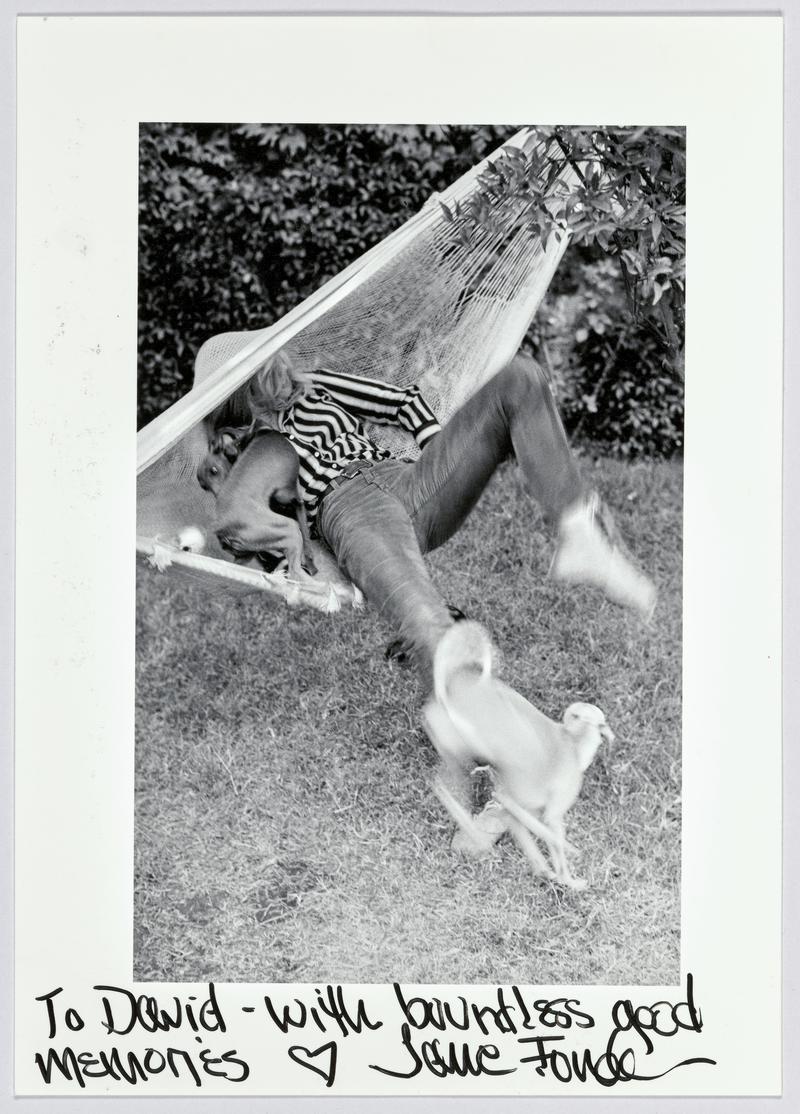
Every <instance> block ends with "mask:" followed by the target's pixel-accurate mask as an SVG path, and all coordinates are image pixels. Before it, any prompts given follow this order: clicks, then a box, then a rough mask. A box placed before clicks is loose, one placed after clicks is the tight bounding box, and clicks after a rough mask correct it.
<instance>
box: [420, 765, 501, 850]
mask: <svg viewBox="0 0 800 1114" xmlns="http://www.w3.org/2000/svg"><path fill="white" fill-rule="evenodd" d="M433 791H434V793H435V794H436V796H437V797H438V798H439V800H440V801H441V802H442V804H443V805H444V807H445V808H446V809H447V811H448V812H449V813H450V815H451V816H452V817H453V819H454V820H455V822H456V824H457V825H458V827H459V829H460V830H461V831H462V832H463V833H464V836H465V838H466V839H467V841H468V843H469V845H470V846H471V847H472V848H474V851H475V854H476V855H488V854H490V853H491V851H492V849H493V848H494V843H495V841H494V838H493V837H492V835H491V834H490V833H489V832H483V831H481V829H480V828H479V827H478V825H477V824H476V823H475V818H474V817H473V815H472V813H471V812H470V811H469V810H468V809H466V808H465V807H464V805H463V804H462V803H461V802H460V801H459V800H458V799H457V797H455V795H454V794H453V793H451V792H450V790H449V789H448V788H447V786H446V785H445V783H444V781H443V780H442V778H441V777H437V778H436V779H435V780H434V783H433Z"/></svg>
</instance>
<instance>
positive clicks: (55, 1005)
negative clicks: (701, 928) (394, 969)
mask: <svg viewBox="0 0 800 1114" xmlns="http://www.w3.org/2000/svg"><path fill="white" fill-rule="evenodd" d="M92 989H93V991H94V992H95V994H96V995H97V998H96V1001H95V1003H94V1005H95V1006H96V1009H95V1010H94V1011H93V1014H92V1016H89V1014H88V1011H87V1010H86V1008H85V1007H83V1012H80V1011H79V1010H78V1009H77V1008H76V1007H75V1005H74V1004H71V1003H68V1002H67V1001H66V1000H65V998H64V990H63V987H55V988H54V989H52V990H49V991H47V992H46V993H44V994H41V995H39V996H38V997H37V998H36V1001H37V1002H39V1003H41V1006H42V1022H43V1032H44V1034H45V1036H46V1040H47V1042H48V1047H46V1048H44V1049H43V1050H41V1051H37V1052H36V1053H35V1055H34V1061H35V1064H36V1067H37V1068H38V1070H39V1073H40V1075H41V1078H42V1079H43V1081H44V1082H45V1084H48V1085H49V1084H52V1083H54V1082H55V1081H59V1082H61V1083H63V1082H64V1081H66V1082H68V1083H70V1084H74V1085H76V1086H77V1087H79V1088H85V1087H86V1086H87V1083H89V1082H90V1081H92V1080H96V1079H106V1080H108V1079H110V1080H114V1081H116V1082H118V1083H119V1084H121V1085H128V1086H132V1087H135V1086H136V1085H137V1084H139V1083H146V1082H150V1081H151V1080H153V1079H154V1078H155V1077H158V1076H162V1077H170V1076H171V1077H172V1078H173V1079H177V1080H181V1081H184V1082H186V1083H187V1085H190V1086H194V1087H202V1086H203V1085H204V1084H207V1083H208V1082H209V1080H214V1081H216V1082H217V1083H219V1081H224V1082H225V1083H226V1084H233V1085H237V1084H242V1083H244V1082H245V1080H247V1079H248V1078H250V1077H251V1072H252V1069H251V1065H250V1064H249V1063H248V1061H247V1059H246V1058H245V1056H244V1055H242V1054H241V1053H240V1052H239V1051H237V1049H236V1048H235V1047H228V1048H222V1047H220V1045H221V1042H223V1041H224V1042H225V1043H229V1044H233V1043H234V1041H233V1040H232V1039H231V1034H232V1032H236V1033H237V1034H238V1036H239V1041H240V1043H241V1039H242V1036H243V1031H242V1029H241V1026H247V1027H248V1032H249V1028H250V1027H251V1026H259V1027H260V1033H261V1034H263V1035H264V1036H265V1037H266V1036H268V1035H270V1034H271V1036H270V1042H271V1044H270V1047H271V1046H272V1044H274V1042H275V1041H277V1042H278V1045H279V1046H280V1041H281V1039H282V1038H287V1037H288V1038H289V1039H290V1040H291V1042H292V1043H289V1042H288V1041H287V1042H286V1044H285V1046H283V1047H278V1049H277V1052H276V1054H277V1055H285V1057H286V1058H287V1059H288V1061H289V1062H290V1063H291V1064H293V1065H295V1066H296V1068H297V1069H303V1071H304V1072H305V1073H306V1076H307V1079H308V1080H309V1084H311V1085H312V1086H316V1087H322V1086H324V1087H326V1088H332V1087H334V1086H335V1084H336V1082H337V1078H338V1076H337V1072H338V1068H339V1065H340V1057H341V1049H340V1047H339V1042H340V1041H346V1042H347V1045H348V1048H349V1047H350V1046H351V1045H352V1046H354V1051H353V1052H352V1054H351V1052H349V1051H348V1054H347V1055H348V1057H349V1061H348V1063H349V1066H350V1067H351V1068H352V1067H357V1066H358V1064H359V1063H361V1064H364V1063H365V1064H366V1066H367V1067H368V1068H369V1069H370V1070H371V1071H374V1072H377V1073H379V1074H381V1075H385V1076H390V1077H392V1078H394V1079H398V1080H410V1079H413V1078H415V1077H416V1076H419V1075H424V1076H425V1077H430V1078H432V1079H442V1080H444V1079H448V1078H452V1077H457V1078H461V1079H466V1078H470V1077H472V1078H475V1077H478V1076H486V1077H495V1076H505V1075H511V1074H512V1073H515V1072H521V1073H523V1074H528V1075H529V1076H530V1077H531V1079H532V1080H533V1079H534V1078H537V1079H546V1080H549V1081H551V1082H554V1083H557V1084H561V1085H567V1084H572V1085H579V1084H584V1083H587V1082H593V1083H595V1084H598V1085H600V1086H602V1087H614V1086H616V1085H617V1084H622V1083H631V1082H652V1081H654V1080H657V1079H660V1078H662V1077H663V1076H665V1075H667V1074H669V1073H670V1072H674V1071H676V1070H677V1069H679V1068H687V1067H689V1066H693V1065H706V1066H713V1065H714V1064H715V1061H714V1060H713V1059H711V1058H710V1057H707V1056H700V1055H694V1056H688V1057H686V1056H684V1057H683V1058H676V1057H674V1056H673V1058H672V1059H669V1055H668V1050H669V1047H670V1045H669V1042H670V1041H671V1040H673V1039H674V1038H675V1037H678V1036H679V1035H682V1036H683V1037H686V1036H687V1035H693V1036H699V1034H700V1033H702V1030H703V1020H702V1015H701V1012H700V1009H699V1007H698V1006H697V1004H696V1000H695V991H694V980H693V978H692V975H691V974H690V975H688V976H687V979H686V987H685V996H684V997H682V998H680V1000H678V1001H675V1002H672V1001H665V1000H662V1001H657V1002H652V1003H650V1004H646V1003H638V1004H637V1003H635V1002H633V1001H632V1000H630V999H627V998H620V999H618V1000H617V1001H616V1002H614V1004H613V1006H612V1008H611V1010H610V1012H609V1013H608V1014H604V1015H603V1016H599V1015H598V1016H595V1014H594V1013H593V1012H592V1011H591V1010H589V1009H588V1008H587V1007H586V1006H585V1005H582V1003H581V1001H580V999H578V998H575V997H556V998H541V997H535V996H530V997H529V996H527V995H526V994H525V993H524V991H523V990H522V989H521V988H520V987H518V986H511V987H496V988H494V989H493V990H489V989H488V988H487V989H485V990H482V991H481V997H480V1000H478V999H477V998H476V999H473V998H471V997H467V996H465V995H463V994H457V995H453V996H452V997H444V996H443V997H439V996H427V995H424V994H420V993H412V992H411V991H409V990H407V989H405V988H404V987H403V986H402V985H401V984H400V983H395V984H393V988H392V989H393V995H394V1001H393V1003H392V1009H391V1016H390V1015H389V1012H388V1011H387V1014H386V1016H383V1017H378V1016H376V1015H375V1011H374V1008H371V1010H368V1009H367V1005H366V1002H365V1001H364V999H363V998H361V997H359V996H357V995H355V994H353V993H352V992H347V991H345V989H344V988H343V987H341V986H331V985H326V986H325V987H314V988H313V992H312V991H309V992H308V993H306V994H305V995H304V996H303V997H297V996H294V997H291V998H281V997H280V996H279V995H277V994H275V993H272V994H267V995H264V996H263V998H262V999H261V1001H260V1002H259V1003H257V1004H252V1005H251V1004H249V1005H245V1006H240V1007H239V1008H238V1010H237V1012H236V1025H233V1024H232V1021H231V1015H230V1010H229V1009H228V1010H224V1009H223V1005H222V1002H221V1001H220V995H219V993H218V991H217V988H216V987H215V986H214V984H213V983H209V984H208V991H207V994H205V995H204V996H198V995H196V994H189V995H186V996H177V995H173V996H162V997H159V996H156V995H152V994H150V995H148V994H136V993H135V992H134V991H132V990H130V989H129V988H127V987H121V986H112V985H109V984H104V983H98V984H96V985H95V986H94V987H93V988H92ZM487 999H488V1000H487ZM226 1014H227V1016H226ZM237 1026H238V1028H237ZM379 1029H385V1032H384V1033H382V1034H381V1038H380V1043H379V1044H378V1045H377V1046H376V1045H375V1043H374V1042H369V1043H368V1044H367V1045H365V1048H364V1054H359V1044H360V1042H364V1041H368V1039H369V1037H370V1036H371V1035H372V1034H373V1033H375V1032H376V1031H377V1030H379ZM91 1032H94V1034H95V1038H94V1040H92V1039H90V1038H88V1036H87V1034H89V1033H91ZM78 1034H79V1035H80V1036H77V1035H78ZM309 1036H310V1039H309ZM590 1036H591V1041H590ZM157 1037H161V1038H164V1037H166V1039H168V1041H169V1044H168V1045H167V1046H166V1047H159V1048H154V1047H152V1046H151V1044H150V1043H148V1042H155V1043H158V1041H157V1039H156V1038H157ZM315 1037H316V1040H315ZM298 1038H300V1039H298ZM187 1039H188V1040H189V1041H190V1044H189V1046H188V1047H187V1046H185V1042H186V1041H187ZM64 1042H66V1043H64ZM78 1042H79V1043H80V1045H81V1047H79V1048H76V1047H74V1045H75V1044H76V1043H78ZM92 1044H94V1045H95V1047H91V1046H92ZM87 1046H89V1047H87ZM142 1046H144V1047H142ZM375 1047H379V1049H380V1062H378V1059H377V1058H376V1056H375V1051H374V1050H375ZM685 1047H686V1045H685V1043H681V1049H682V1050H683V1049H684V1048H685ZM367 1049H369V1052H367ZM665 1050H666V1051H665ZM651 1056H652V1057H654V1059H653V1060H648V1057H651ZM263 1064H264V1059H263V1058H260V1059H259V1064H258V1067H259V1068H261V1069H263ZM312 1081H315V1082H312ZM266 1089H267V1090H268V1085H267V1088H266ZM298 1089H300V1088H298Z"/></svg>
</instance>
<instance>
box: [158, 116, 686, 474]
mask: <svg viewBox="0 0 800 1114" xmlns="http://www.w3.org/2000/svg"><path fill="white" fill-rule="evenodd" d="M514 130H515V129H514V128H512V127H510V126H509V127H506V126H492V127H488V126H487V127H447V128H445V127H436V126H401V125H377V126H367V125H341V126H338V127H337V126H327V125H302V126H299V125H289V124H242V125H217V124H214V125H208V124H149V125H143V126H142V129H141V135H140V194H139V370H140V377H139V381H140V394H139V401H140V406H139V419H140V422H142V423H143V422H145V421H147V420H149V419H150V418H151V417H153V416H154V415H155V414H156V413H158V412H160V411H161V410H162V409H164V407H165V406H167V405H169V404H170V403H171V402H173V401H174V400H175V399H176V398H178V397H179V396H180V395H181V394H183V393H184V392H185V391H186V390H187V389H188V388H189V386H190V385H191V378H192V365H193V359H194V355H195V353H196V351H197V349H198V348H199V346H200V345H201V344H202V342H203V341H204V340H205V339H207V338H208V337H209V336H211V335H212V334H214V333H217V332H224V331H227V330H236V329H248V328H259V327H262V326H264V325H266V324H269V323H270V322H272V321H273V320H275V319H276V318H278V317H279V316H281V315H282V314H283V313H285V312H286V311H287V310H288V309H290V308H291V307H292V306H294V305H296V304H297V303H298V302H299V301H301V300H302V299H303V298H304V297H306V296H307V295H308V294H310V293H311V292H312V291H314V290H315V289H317V288H318V287H319V286H320V285H321V284H322V283H323V282H325V281H326V280H327V279H329V278H331V277H332V276H333V275H334V274H336V273H337V272H338V271H339V270H341V269H342V268H343V267H345V266H346V265H347V264H348V263H350V262H352V261H353V260H354V259H355V258H357V257H358V256H359V255H360V254H362V253H363V252H364V251H366V250H367V249H368V248H370V247H372V246H373V245H374V244H375V243H377V242H378V241H380V240H381V239H382V238H383V237H384V236H386V235H387V234H388V233H389V232H390V231H392V230H393V229H394V228H396V227H397V226H398V224H400V223H401V222H402V221H403V220H404V219H406V218H407V217H409V216H411V215H412V214H413V213H414V212H416V211H417V210H418V209H419V208H420V206H421V205H422V204H423V203H424V202H425V201H427V200H428V198H429V197H430V195H431V194H432V193H434V192H438V191H440V190H442V189H444V188H445V187H446V186H447V185H449V184H450V183H451V182H452V181H453V180H454V179H455V178H456V177H458V175H460V174H461V173H463V172H464V171H465V170H467V169H468V168H469V167H471V166H473V165H474V164H475V163H476V162H477V161H479V160H480V159H481V158H483V157H484V156H485V155H486V154H488V153H489V152H491V151H492V150H494V149H495V148H496V147H497V146H498V144H500V143H501V142H502V141H503V140H504V139H506V138H508V137H509V136H510V135H511V134H512V133H513V131H514ZM538 130H539V132H540V137H541V138H542V140H544V141H546V143H547V150H546V152H545V153H540V154H534V156H533V157H532V158H525V157H524V156H522V155H521V154H519V153H513V152H512V153H510V154H507V155H504V156H503V157H502V158H500V159H498V160H496V161H495V162H494V165H493V168H492V169H491V170H490V171H489V172H487V173H486V174H484V175H483V178H482V182H481V190H480V191H479V193H478V194H477V195H476V197H475V198H474V200H473V201H471V202H470V203H469V204H468V205H466V206H465V207H464V208H463V209H461V210H453V211H451V212H450V216H451V217H452V218H453V219H455V220H456V221H458V222H461V224H462V225H463V228H464V235H465V236H467V237H468V236H469V229H470V227H474V226H475V224H476V223H480V224H485V223H487V222H489V221H491V219H492V197H493V195H494V194H496V193H498V192H504V194H505V195H508V193H509V191H510V192H511V193H512V195H514V196H517V197H519V198H520V200H521V201H523V202H524V204H525V206H526V212H527V219H528V220H529V221H530V225H531V229H532V231H534V232H535V233H537V234H541V235H542V236H544V237H549V236H561V235H563V234H564V233H565V232H566V231H567V230H568V231H569V233H570V235H571V245H570V248H569V250H568V251H567V253H566V255H565V257H564V261H563V262H562V265H561V267H560V268H559V271H558V272H557V275H556V279H555V281H554V283H553V286H552V287H551V292H550V294H549V295H548V298H547V299H546V301H545V303H544V305H543V307H542V310H541V311H540V313H539V315H538V316H537V319H536V321H535V322H534V326H533V328H532V330H531V334H530V336H529V341H528V343H529V345H530V346H532V348H533V349H534V351H535V352H536V354H537V355H538V356H539V357H540V358H541V359H542V360H543V362H545V364H546V365H547V366H548V367H549V369H550V371H551V373H552V375H553V378H554V380H555V384H556V387H557V389H558V390H559V393H560V402H561V405H562V408H563V410H564V413H565V418H566V420H567V424H568V426H569V427H572V428H573V429H574V430H575V431H576V432H577V434H578V435H580V436H581V437H584V438H588V439H593V440H596V441H600V442H601V443H602V444H604V445H605V446H606V447H607V448H610V449H612V450H614V451H618V452H629V453H669V452H672V451H675V450H676V449H678V448H680V446H681V443H682V433H681V430H682V385H681V373H682V359H683V356H682V351H683V331H684V318H683V305H684V281H685V280H684V261H685V248H684V229H685V145H684V136H683V132H682V131H681V130H680V129H671V128H660V129H652V128H636V129H634V128H602V129H600V128H595V129H592V130H582V129H577V128H561V127H559V128H541V129H538ZM564 159H566V160H568V161H569V162H571V163H572V164H573V165H574V166H575V168H576V171H577V174H578V184H577V186H576V187H575V188H574V189H572V190H570V191H569V192H566V191H561V192H556V194H555V195H552V193H548V189H547V184H548V175H549V174H554V173H555V172H556V170H557V168H558V165H559V164H562V165H563V160H564Z"/></svg>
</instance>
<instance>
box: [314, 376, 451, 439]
mask: <svg viewBox="0 0 800 1114" xmlns="http://www.w3.org/2000/svg"><path fill="white" fill-rule="evenodd" d="M311 378H312V379H313V380H314V382H315V383H317V384H318V385H319V386H320V387H323V388H324V390H325V391H326V393H327V394H328V395H330V397H331V398H332V399H333V401H334V402H338V403H339V405H340V406H344V407H345V408H346V409H347V410H349V411H350V413H351V414H355V415H356V416H357V417H359V418H368V419H369V420H370V421H372V422H376V423H377V424H379V425H399V426H402V428H403V429H407V430H408V432H409V433H411V434H413V436H414V440H415V441H416V442H417V444H418V445H419V446H420V448H423V447H424V446H425V445H426V444H427V442H428V441H429V440H430V439H431V437H433V436H434V435H435V434H436V433H438V432H439V430H440V429H441V426H440V425H439V423H438V422H437V420H436V418H435V417H434V415H433V412H432V411H431V409H430V407H429V406H428V404H427V403H426V402H425V399H424V398H423V397H422V395H421V394H420V390H419V387H415V386H412V387H395V386H393V385H392V384H390V383H379V382H378V381H377V380H375V379H367V378H365V377H364V376H361V375H347V374H345V373H344V372H340V371H324V370H318V371H314V372H312V375H311Z"/></svg>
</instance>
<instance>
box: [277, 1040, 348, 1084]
mask: <svg viewBox="0 0 800 1114" xmlns="http://www.w3.org/2000/svg"><path fill="white" fill-rule="evenodd" d="M323 1052H329V1053H330V1060H329V1061H328V1070H327V1071H326V1070H325V1069H324V1068H320V1067H317V1065H316V1064H312V1063H311V1060H314V1059H316V1057H317V1056H319V1055H320V1054H321V1053H323ZM336 1053H337V1048H336V1041H328V1043H327V1044H321V1045H320V1046H319V1048H315V1049H313V1050H312V1049H310V1048H304V1047H303V1046H302V1044H293V1045H292V1047H291V1048H290V1049H289V1058H290V1059H291V1060H294V1062H295V1063H296V1064H299V1065H300V1067H301V1068H311V1070H312V1071H315V1072H316V1073H317V1075H321V1076H322V1078H323V1079H324V1080H325V1086H326V1087H331V1086H333V1080H334V1078H335V1076H336ZM303 1057H305V1059H303Z"/></svg>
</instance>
